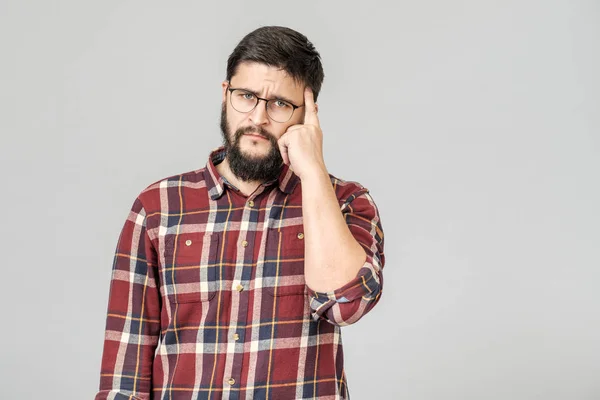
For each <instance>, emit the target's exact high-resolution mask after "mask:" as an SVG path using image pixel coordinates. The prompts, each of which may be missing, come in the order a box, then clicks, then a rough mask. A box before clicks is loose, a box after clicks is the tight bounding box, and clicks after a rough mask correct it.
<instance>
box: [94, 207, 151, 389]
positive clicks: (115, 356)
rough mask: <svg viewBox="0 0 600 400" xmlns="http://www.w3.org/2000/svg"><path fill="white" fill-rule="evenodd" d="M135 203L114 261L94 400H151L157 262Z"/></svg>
mask: <svg viewBox="0 0 600 400" xmlns="http://www.w3.org/2000/svg"><path fill="white" fill-rule="evenodd" d="M146 221H147V216H146V212H145V210H144V207H143V205H142V203H141V201H140V200H139V198H138V199H136V201H135V202H134V204H133V206H132V208H131V211H130V212H129V215H128V217H127V220H126V221H125V224H124V226H123V229H122V231H121V234H120V236H119V240H118V243H117V249H116V253H115V256H114V261H113V267H112V277H111V283H110V293H109V300H108V313H107V318H106V332H105V338H104V351H103V355H102V367H101V376H100V387H99V389H100V390H99V392H98V393H97V394H96V397H95V398H96V400H105V399H111V400H112V399H140V400H142V399H150V398H151V389H152V364H153V358H154V351H155V349H156V346H157V343H158V338H159V333H160V308H161V299H160V293H159V286H158V274H157V257H156V252H155V250H154V247H153V245H152V243H151V240H150V238H149V236H148V232H147V226H146Z"/></svg>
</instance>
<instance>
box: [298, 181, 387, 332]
mask: <svg viewBox="0 0 600 400" xmlns="http://www.w3.org/2000/svg"><path fill="white" fill-rule="evenodd" d="M341 210H342V214H343V215H344V218H345V220H346V224H347V225H348V228H349V229H350V232H351V233H352V235H353V236H354V239H356V241H357V242H358V243H360V245H361V246H362V247H363V249H364V250H365V253H366V257H365V262H364V264H363V266H362V267H361V268H360V270H359V271H358V273H357V275H356V277H355V278H354V279H353V280H351V281H350V282H348V283H346V284H345V285H344V286H342V287H340V288H338V289H335V290H333V291H330V292H315V291H314V290H312V289H311V288H310V287H308V286H307V288H308V296H309V302H310V308H311V314H312V317H313V319H314V320H315V321H318V320H325V321H327V322H329V323H331V324H333V325H337V326H346V325H350V324H353V323H355V322H356V321H358V320H359V319H361V318H362V317H363V316H364V315H366V314H367V313H368V312H369V311H370V310H372V309H373V307H374V306H375V305H376V304H377V303H378V302H379V299H380V297H381V293H382V289H383V266H384V264H385V255H384V251H383V246H384V237H383V227H382V225H381V219H380V216H379V211H378V209H377V206H376V205H375V202H374V201H373V198H372V197H371V195H370V193H369V191H368V190H367V189H366V188H361V189H360V190H359V191H357V192H355V193H354V194H352V195H351V196H350V197H348V199H347V200H346V201H345V202H344V203H343V204H342V207H341Z"/></svg>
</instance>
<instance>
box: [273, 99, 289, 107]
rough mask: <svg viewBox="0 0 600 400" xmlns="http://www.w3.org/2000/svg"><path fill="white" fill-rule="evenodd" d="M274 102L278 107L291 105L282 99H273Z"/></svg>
mask: <svg viewBox="0 0 600 400" xmlns="http://www.w3.org/2000/svg"><path fill="white" fill-rule="evenodd" d="M273 104H274V105H275V107H277V108H286V107H290V105H289V104H288V103H286V102H285V101H282V100H275V101H273Z"/></svg>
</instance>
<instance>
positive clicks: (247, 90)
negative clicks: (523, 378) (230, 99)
mask: <svg viewBox="0 0 600 400" xmlns="http://www.w3.org/2000/svg"><path fill="white" fill-rule="evenodd" d="M229 84H230V85H231V82H229ZM231 88H232V89H241V90H245V91H246V92H249V93H252V94H253V95H255V96H256V97H258V95H257V94H256V91H254V90H252V89H248V88H245V87H242V86H236V87H233V86H231ZM267 100H283V101H286V102H288V103H290V104H293V105H296V103H295V102H294V101H292V100H290V99H288V98H287V97H284V96H279V95H275V97H273V98H272V99H267Z"/></svg>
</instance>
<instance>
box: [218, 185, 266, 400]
mask: <svg viewBox="0 0 600 400" xmlns="http://www.w3.org/2000/svg"><path fill="white" fill-rule="evenodd" d="M260 192H262V190H259V191H258V193H255V194H253V195H252V196H251V197H249V198H248V199H247V201H246V203H245V205H244V207H245V208H246V210H245V212H244V213H243V214H242V215H243V217H242V218H246V219H247V220H248V223H242V224H240V226H241V227H246V228H245V229H243V228H240V232H239V241H238V243H239V244H238V245H239V246H241V247H242V249H241V251H240V252H239V253H241V254H243V257H244V260H243V263H242V264H243V267H242V268H243V270H242V271H241V273H239V274H238V272H237V271H236V274H235V275H236V276H239V277H240V278H239V279H236V282H234V284H233V286H232V289H231V290H232V302H234V303H237V305H238V307H237V309H238V312H237V315H233V316H232V321H231V323H232V326H233V325H234V324H235V329H234V330H233V333H232V334H231V337H229V338H228V341H230V343H231V342H233V343H234V346H235V352H234V355H233V365H232V371H231V376H230V377H225V383H226V384H227V385H229V388H230V390H229V393H228V397H227V398H228V399H231V400H234V399H235V400H237V399H239V398H240V390H239V388H240V385H241V384H242V382H241V379H242V370H243V358H244V343H245V341H246V337H245V336H246V326H247V323H248V307H249V302H250V301H249V296H250V293H249V292H248V290H249V288H250V281H251V278H252V276H253V274H254V271H252V268H253V267H252V264H253V263H254V260H253V258H254V254H257V253H258V249H255V246H256V234H257V232H256V229H250V226H252V224H253V223H257V222H258V220H259V218H260V216H259V209H260V207H259V201H258V200H257V199H256V196H258V194H260ZM259 244H260V242H259ZM234 318H235V320H234Z"/></svg>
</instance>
